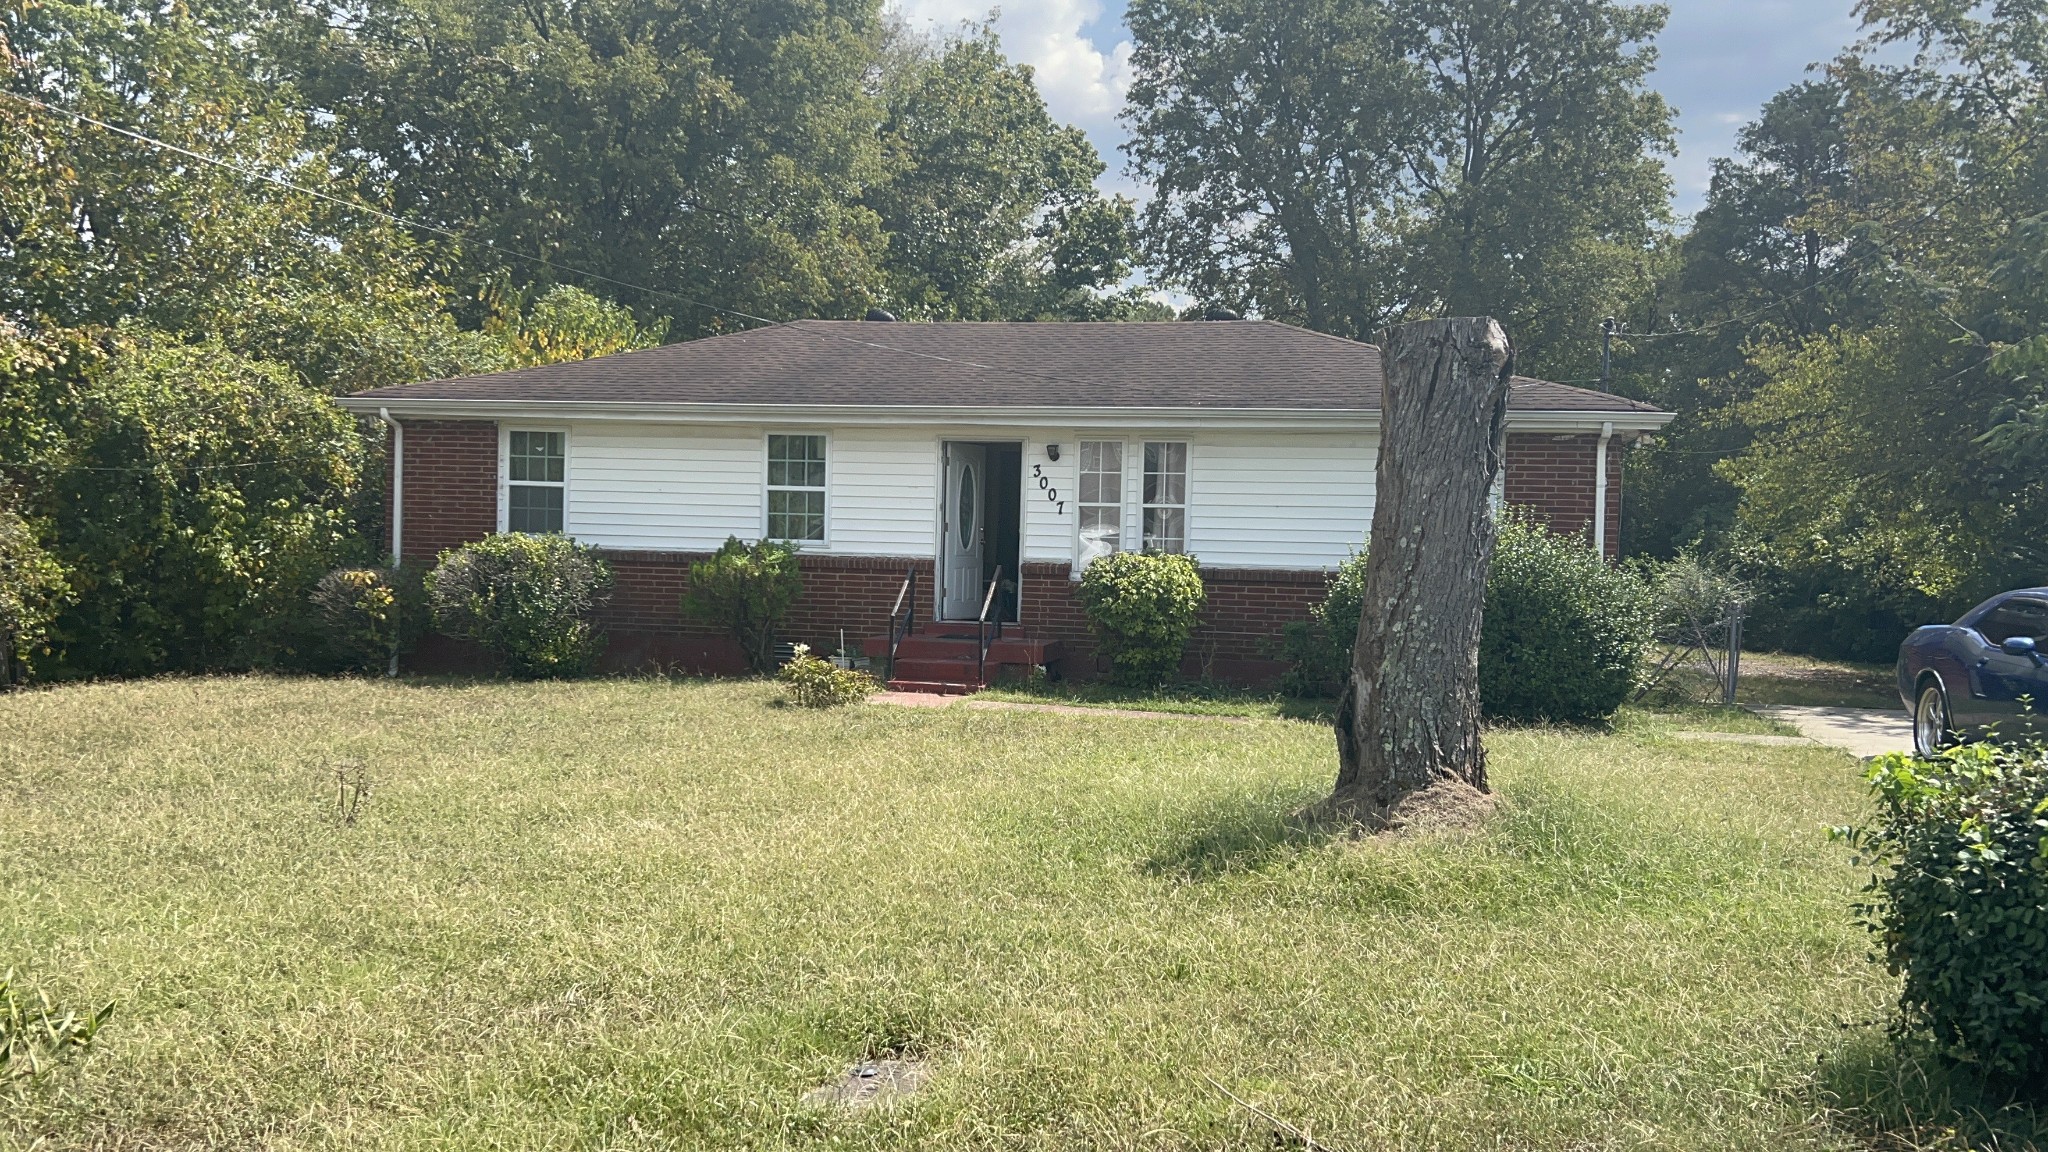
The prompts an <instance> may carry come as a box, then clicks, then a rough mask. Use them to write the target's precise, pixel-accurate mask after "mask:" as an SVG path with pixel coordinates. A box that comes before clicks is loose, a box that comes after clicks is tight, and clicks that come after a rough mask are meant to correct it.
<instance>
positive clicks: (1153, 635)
mask: <svg viewBox="0 0 2048 1152" xmlns="http://www.w3.org/2000/svg"><path fill="white" fill-rule="evenodd" d="M1079 598H1080V601H1081V610H1082V611H1083V612H1085V613H1086V614H1087V616H1088V623H1089V625H1090V626H1091V627H1093V629H1094V631H1095V640H1096V644H1097V646H1098V648H1099V649H1100V651H1101V652H1102V654H1103V656H1105V657H1107V658H1108V660H1109V667H1110V678H1111V679H1113V680H1115V681H1116V682H1117V683H1119V684H1123V685H1126V686H1129V687H1134V688H1150V687H1154V686H1156V685H1159V684H1163V683H1165V682H1166V681H1167V680H1169V679H1171V678H1172V677H1173V674H1174V673H1175V672H1176V671H1178V670H1179V668H1180V660H1181V654H1182V653H1183V652H1185V651H1186V650H1187V646H1188V637H1189V636H1190V635H1192V634H1193V633H1194V630H1195V622H1196V619H1197V618H1198V617H1199V616H1200V615H1201V612H1202V606H1203V605H1204V604H1206V603H1207V602H1208V595H1207V593H1205V592H1204V591H1203V589H1202V574H1201V572H1200V571H1198V570H1197V569H1196V567H1195V561H1194V558H1193V557H1191V556H1173V555H1166V554H1160V553H1143V552H1114V553H1111V554H1110V555H1108V556H1104V557H1102V558H1101V559H1099V560H1097V561H1095V562H1094V563H1092V564H1090V565H1088V568H1087V570H1086V571H1084V572H1083V573H1081V588H1080V597H1079Z"/></svg>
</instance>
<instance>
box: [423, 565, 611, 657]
mask: <svg viewBox="0 0 2048 1152" xmlns="http://www.w3.org/2000/svg"><path fill="white" fill-rule="evenodd" d="M611 586H612V570H611V566H610V565H608V564H606V563H605V562H604V560H603V559H602V558H601V557H599V556H598V554H597V550H596V549H594V548H588V547H585V546H583V545H581V544H578V543H576V542H575V541H574V540H571V539H569V538H568V537H566V536H552V535H550V536H535V535H529V534H527V533H524V532H507V533H503V534H501V535H497V536H486V537H484V538H483V539H482V540H479V541H477V542H476V543H474V544H465V545H463V546H462V547H460V548H456V549H453V550H451V551H448V552H443V553H441V563H440V564H439V565H438V566H437V567H435V569H434V570H433V571H432V572H429V573H428V574H427V578H426V587H427V601H428V603H429V604H430V605H431V606H432V607H433V610H434V621H435V623H436V624H438V625H439V626H440V628H441V630H442V631H444V632H446V633H448V634H449V635H451V636H460V637H463V638H464V639H468V640H473V641H475V642H476V643H477V644H479V645H481V646H482V647H483V648H484V649H485V650H487V651H489V652H490V653H491V654H493V655H495V656H496V657H497V658H498V659H499V661H500V662H502V664H503V666H504V668H505V671H507V672H509V673H511V674H512V675H515V676H573V675H576V674H578V673H580V672H584V671H587V670H588V669H589V667H590V665H591V662H592V661H594V660H595V659H596V658H597V654H598V653H599V652H601V651H603V650H604V636H603V634H602V633H600V632H598V631H597V629H596V628H595V626H594V625H593V623H592V619H591V618H592V616H593V615H594V614H595V613H596V611H597V607H598V605H599V604H600V603H601V602H602V600H603V596H604V593H605V592H606V591H607V590H609V589H610V588H611Z"/></svg>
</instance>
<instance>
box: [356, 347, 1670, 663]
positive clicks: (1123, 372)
mask: <svg viewBox="0 0 2048 1152" xmlns="http://www.w3.org/2000/svg"><path fill="white" fill-rule="evenodd" d="M1383 379H1384V374H1383V369H1382V366H1381V357H1380V350H1379V349H1378V348H1376V347H1374V346H1373V345H1370V344H1362V343H1358V342H1356V341H1351V340H1344V339H1339V338H1337V337H1333V336H1326V335H1322V334H1319V333H1315V332H1309V331H1305V330H1303V329H1300V328H1294V327H1289V326H1287V325H1284V324H1276V323H1269V322H1264V321H1248V320H1220V321H1181V322H1171V323H1149V324H1057V323H1052V324H1024V323H1017V324H1011V323H939V324H920V323H886V322H877V321H824V320H807V321H798V322H795V323H789V324H781V325H776V326H772V327H763V328H757V329H752V330H749V331H743V332H736V333H732V334H729V335H724V336H717V337H712V338H709V339H703V340H696V341H691V342H686V343H680V344H670V345H667V346H665V347H660V348H653V349H648V350H645V351H640V352H628V353H623V354H620V355H615V356H605V357H601V358H598V359H593V360H585V361H580V362H575V363H565V364H551V365H546V366H543V367H537V368H527V369H522V370H519V371H511V372H497V373H491V374H487V375H477V376H466V377H460V378H456V379H448V380H434V381H428V382H426V383H420V384H408V385H403V386H399V387H392V388H379V389H374V390H371V391H366V392H359V393H356V394H354V395H352V396H348V397H346V398H344V399H343V401H342V403H343V404H344V406H346V407H347V408H349V409H350V410H352V411H354V412H357V413H361V414H364V415H368V416H375V417H382V418H383V419H384V420H385V421H386V422H387V423H388V424H389V427H390V430H391V431H390V435H391V445H390V447H391V452H390V459H391V469H392V471H391V475H390V478H389V479H390V506H389V513H390V517H389V523H390V526H391V547H392V551H393V553H394V554H395V555H397V556H398V557H400V558H401V561H402V563H405V564H408V565H413V564H417V565H429V564H432V563H433V562H434V558H435V556H436V555H437V554H438V553H439V552H440V551H441V550H443V549H446V548H452V547H454V546H456V545H459V544H462V543H464V542H466V541H469V540H474V539H477V538H478V537H481V536H484V535H486V534H488V533H491V532H495V531H529V532H563V533H566V534H568V535H569V536H572V537H574V538H576V539H577V540H580V541H583V542H585V543H588V544H591V545H595V546H596V547H598V548H600V549H602V550H603V551H604V552H605V553H606V554H607V555H608V557H609V559H610V561H611V563H612V565H613V568H614V571H615V573H616V575H617V579H618V586H617V589H616V590H615V592H614V594H613V597H612V602H611V605H610V607H609V608H608V609H607V612H608V619H607V621H606V625H607V627H608V629H609V631H610V633H611V643H610V648H609V657H608V659H609V661H610V662H611V663H612V664H613V665H614V666H615V667H622V668H632V667H651V666H660V667H665V668H684V669H696V670H709V671H716V670H724V669H731V668H734V667H736V666H737V665H738V652H737V649H736V648H734V647H733V646H732V645H731V643H730V642H729V641H727V640H724V639H723V638H722V637H721V636H720V635H719V633H718V630H717V629H716V628H713V627H710V626H707V625H705V624H702V623H700V622H695V621H686V620H684V619H683V617H682V615H681V612H680V608H679V599H680V595H681V593H682V591H683V588H684V584H685V582H686V580H687V578H688V570H689V565H690V562H691V561H692V560H695V559H699V558H702V557H703V556H704V555H705V554H707V553H709V552H710V551H712V550H714V549H716V548H717V547H718V546H719V545H720V544H721V543H723V542H724V541H725V540H726V539H727V538H728V537H731V536H738V537H740V538H742V539H746V540H750V541H751V540H754V539H757V538H759V537H762V536H770V537H776V538H780V539H786V540H792V541H797V542H799V543H800V544H801V547H802V551H801V557H802V561H801V562H802V567H803V570H804V573H805V592H804V596H803V600H802V602H801V603H800V604H799V606H798V608H797V609H796V611H795V613H794V614H793V616H792V618H791V620H790V622H789V635H788V637H787V638H788V639H791V640H804V641H807V642H809V643H811V644H812V645H814V646H816V647H818V648H819V649H820V650H832V649H836V648H838V647H839V644H840V637H841V635H842V634H843V635H844V636H845V637H846V638H847V641H848V644H849V646H852V644H853V643H854V642H856V641H859V640H863V639H867V638H871V637H875V638H878V637H882V636H884V635H886V634H888V633H889V631H890V626H891V612H892V609H893V608H894V606H895V604H896V601H897V599H898V596H899V594H900V593H901V592H902V590H903V586H904V583H905V580H906V578H907V577H909V576H910V575H911V574H915V593H914V596H912V597H910V599H911V600H912V602H913V603H914V606H915V611H916V617H917V619H918V620H919V621H920V622H923V628H922V631H924V632H927V633H935V634H938V638H936V639H934V640H933V641H932V642H931V643H928V644H927V645H926V648H927V650H926V651H924V652H920V653H919V655H921V656H929V657H930V658H931V660H933V661H939V660H941V658H942V657H948V656H955V657H957V655H958V654H957V653H950V654H949V653H946V652H943V651H941V649H942V648H943V647H944V645H945V643H952V642H951V641H944V640H943V636H944V634H945V633H946V632H948V631H949V630H948V629H946V628H945V627H943V625H944V623H945V622H959V621H974V620H976V619H977V618H978V617H979V616H980V615H981V613H982V610H983V605H984V603H985V602H989V603H990V614H991V615H992V616H994V617H997V618H1001V619H1003V620H1005V621H1007V627H1006V629H1005V643H1006V644H1007V645H1008V647H1007V648H1006V649H1005V650H1004V651H1003V652H999V653H997V654H996V656H997V658H998V662H1022V663H1036V664H1052V665H1053V666H1054V669H1055V671H1056V672H1063V673H1064V674H1066V675H1070V676H1080V677H1085V676H1088V675H1090V674H1092V672H1093V671H1094V669H1095V662H1094V658H1093V656H1092V654H1091V653H1090V651H1089V639H1088V633H1087V628H1086V625H1085V622H1084V620H1083V618H1082V616H1081V613H1080V610H1079V608H1078V606H1077V604H1076V601H1075V596H1074V589H1075V581H1076V580H1077V579H1078V578H1079V575H1080V571H1081V569H1082V568H1083V567H1085V566H1086V565H1087V563H1088V562H1089V561H1090V560H1091V559H1093V558H1094V557H1096V556H1099V555H1102V554H1104V553H1106V552H1109V551H1113V550H1117V549H1140V548H1143V549H1157V550H1162V551H1170V552H1186V553H1189V554H1191V555H1193V556H1194V557H1195V558H1196V559H1197V561H1198V563H1199V564H1200V566H1201V569H1202V572H1203V575H1204V578H1205V581H1206V584H1207V587H1208V591H1209V607H1208V611H1207V613H1206V614H1205V616H1204V618H1203V621H1202V625H1201V628H1200V630H1199V631H1198V632H1197V633H1196V635H1195V637H1194V640H1193V642H1192V644H1191V646H1190V654H1189V671H1190V672H1192V673H1194V674H1198V675H1208V676H1212V677H1215V678H1218V679H1232V680H1239V681H1258V680H1264V679H1270V678H1271V677H1273V676H1275V675H1277V673H1278V672H1279V671H1280V670H1281V669H1282V667H1283V666H1282V665H1281V663H1280V662H1279V661H1278V660H1277V655H1278V653H1277V650H1276V644H1277V639H1278V635H1279V632H1280V629H1281V626H1282V625H1283V624H1284V623H1285V622H1287V621H1289V620H1294V619H1299V618H1301V617H1303V616H1304V615H1305V614H1306V612H1307V610H1308V608H1309V607H1310V606H1311V605H1312V604H1314V603H1316V602H1317V601H1318V600H1319V599H1320V598H1321V596H1322V594H1323V591H1324V588H1325V584H1326V581H1327V577H1328V574H1329V573H1330V571H1331V570H1332V569H1334V568H1336V567H1337V566H1338V565H1339V564H1341V563H1342V562H1343V561H1344V560H1345V559H1346V558H1347V557H1349V556H1350V555H1352V554H1353V553H1354V552H1356V551H1358V550H1359V549H1361V548H1362V547H1363V546H1364V545H1365V543H1366V539H1367V535H1368V533H1369V530H1370V528H1371V524H1372V513H1373V480H1374V460H1375V453H1376V450H1377V447H1378V443H1379V406H1380V390H1381V386H1382V382H1383ZM1670 419H1671V414H1670V413H1668V412H1661V411H1658V410H1657V409H1656V408H1654V407H1653V406H1651V405H1648V404H1643V403H1640V402H1638V401H1634V400H1629V399H1625V398H1623V397H1620V396H1612V395H1607V394H1604V393H1600V392H1593V391H1588V390H1586V389H1583V388H1574V387H1568V386H1565V385H1561V384H1553V383H1549V382H1546V381H1542V380H1532V379H1523V378H1518V379H1516V380H1515V381H1514V385H1513V389H1512V392H1511V397H1510V400H1509V411H1508V448H1507V466H1506V470H1505V475H1504V477H1503V480H1502V484H1501V489H1500V493H1499V498H1500V499H1502V500H1504V501H1505V502H1507V503H1509V504H1516V505H1527V506H1530V507H1533V508H1535V509H1536V510H1537V511H1538V513H1539V514H1540V515H1541V516H1542V517H1543V518H1544V519H1546V520H1547V521H1548V522H1549V523H1550V524H1551V525H1552V526H1553V527H1556V528H1558V529H1561V530H1564V531H1570V532H1580V531H1584V532H1586V533H1587V534H1588V535H1589V536H1590V537H1591V539H1592V540H1593V541H1594V542H1595V543H1596V544H1598V545H1599V546H1600V547H1601V548H1603V549H1604V550H1605V551H1606V553H1607V554H1608V555H1610V556H1611V555H1614V554H1615V551H1616V545H1617V536H1618V534H1619V531H1620V523H1621V507H1622V503H1621V467H1620V461H1621V453H1622V451H1623V449H1624V447H1625V446H1626V445H1628V444H1629V443H1631V442H1633V441H1635V440H1637V439H1639V438H1641V437H1643V436H1645V435H1646V434H1648V433H1650V432H1651V431H1653V430H1655V429H1657V428H1659V427H1661V426H1663V425H1664V424H1665V423H1666V422H1668V421H1669V420H1670ZM992 587H993V588H994V589H995V592H994V595H993V597H991V595H990V589H991V588H992ZM955 631H957V630H955ZM969 634H972V630H969ZM877 643H879V641H877ZM968 643H972V641H966V640H961V641H957V644H956V646H957V645H958V644H968ZM956 670H957V669H956ZM916 671H917V670H916V669H913V672H916ZM922 671H923V673H924V675H922V676H920V675H907V676H905V678H907V679H920V678H922V679H928V680H933V681H938V680H948V679H951V680H957V679H958V678H957V677H950V676H947V675H943V674H944V673H946V672H947V669H946V668H944V667H940V666H939V665H938V664H936V663H934V664H932V665H931V666H930V667H925V668H923V670H922ZM899 675H904V674H903V673H902V672H901V671H900V670H899Z"/></svg>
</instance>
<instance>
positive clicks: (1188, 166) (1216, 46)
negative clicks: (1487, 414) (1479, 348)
mask: <svg viewBox="0 0 2048 1152" xmlns="http://www.w3.org/2000/svg"><path fill="white" fill-rule="evenodd" d="M1128 18H1129V21H1130V25H1131V30H1132V33H1133V37H1134V40H1135V43H1136V48H1135V51H1134V53H1133V56H1132V66H1133V68H1134V70H1135V72H1136V79H1135V81H1134V83H1133V84H1132V87H1131V90H1130V96H1129V106H1128V109H1127V111H1126V114H1125V115H1126V118H1127V120H1128V121H1129V123H1130V125H1131V129H1132V132H1133V140H1132V142H1131V144H1130V145H1129V146H1128V147H1129V151H1130V156H1131V160H1132V166H1133V168H1134V170H1135V171H1136V172H1137V173H1138V174H1140V175H1142V176H1144V177H1146V178H1148V179H1150V180H1151V181H1152V182H1153V184H1154V186H1155V188H1156V191H1157V194H1156V196H1155V197H1154V199H1153V200H1152V201H1151V203H1150V204H1149V205H1148V206H1147V211H1146V216H1145V222H1144V224H1145V236H1146V251H1147V254H1148V255H1149V256H1150V257H1151V259H1152V260H1153V262H1154V263H1155V264H1156V265H1157V267H1158V269H1159V270H1160V272H1161V274H1162V276H1163V277H1164V278H1165V279H1166V280H1167V281H1168V282H1170V283H1173V284H1175V285H1178V286H1180V287H1183V288H1185V289H1186V290H1188V291H1190V292H1192V293H1194V294H1196V295H1198V296H1202V297H1205V298H1210V299H1214V300H1217V301H1220V302H1224V303H1228V304H1231V305H1232V306H1234V307H1237V308H1240V309H1243V310H1247V311H1250V312H1254V313H1257V314H1260V315H1264V316H1268V317H1271V318H1275V319H1282V320H1288V321H1291V322H1295V323H1301V324H1305V325H1307V326H1308V327H1311V328H1315V329H1318V330H1321V331H1327V332H1335V333H1339V334H1341V335H1347V336H1353V337H1357V338H1361V339H1370V338H1372V337H1373V335H1374V334H1375V333H1377V332H1378V331H1379V330H1381V329H1382V328H1384V327H1385V326H1386V325H1387V324H1389V323H1391V322H1393V321H1396V320H1401V319H1408V318H1416V317H1421V316H1429V315H1444V314H1452V315H1492V316H1496V317H1498V318H1499V319H1500V320H1501V321H1502V323H1503V324H1504V325H1506V326H1507V327H1508V329H1509V330H1510V331H1511V332H1513V333H1514V336H1515V341H1516V344H1517V346H1518V348H1520V349H1521V350H1522V353H1523V364H1524V366H1525V368H1533V369H1536V370H1539V371H1543V372H1547V373H1549V374H1552V375H1559V376H1573V375H1581V376H1582V375H1584V374H1585V372H1584V369H1585V368H1586V366H1587V365H1589V364H1593V363H1596V362H1597V360H1596V359H1595V358H1596V357H1597V354H1598V323H1599V319H1600V318H1601V317H1602V316H1603V315H1606V314H1609V313H1610V312H1611V311H1613V310H1614V309H1615V308H1617V307H1618V306H1620V305H1621V304H1622V303H1624V302H1625V301H1626V299H1627V298H1628V297H1629V296H1630V295H1631V294H1632V293H1633V292H1634V291H1635V289H1636V286H1637V283H1638V282H1639V281H1640V280H1641V278H1642V277H1643V274H1644V262H1645V260H1646V253H1647V251H1648V250H1649V248H1650V247H1651V245H1652V243H1653V241H1654V238H1655V236H1656V230H1657V228H1658V226H1659V225H1660V224H1662V223H1663V222H1664V221H1665V219H1666V212H1667V208H1666V203H1667V200H1668V195H1669V192H1668V187H1667V181H1666V179H1665V177H1664V175H1663V171H1662V168H1661V167H1660V166H1659V164H1658V162H1657V159H1656V153H1658V152H1659V151H1665V150H1668V149H1669V147H1670V145H1671V140H1672V136H1671V126H1670V121H1671V112H1670V109H1669V108H1667V107H1666V106H1665V104H1664V102H1663V100H1662V99H1661V98H1660V97H1659V96H1658V95H1657V94H1656V93H1654V92H1652V91H1651V90H1649V88H1648V87H1647V84H1646V81H1647V78H1648V74H1649V71H1650V69H1651V67H1652V65H1653V64H1654V63H1655V59H1656V57H1655V53H1654V51H1653V50H1652V49H1651V48H1650V46H1649V42H1650V40H1651V39H1652V38H1653V37H1654V36H1655V35H1656V33H1657V32H1658V31H1659V29H1661V28H1662V26H1663V21H1664V10H1663V9H1662V8H1659V7H1649V6H1644V7H1638V6H1632V5H1626V4H1618V3H1612V2H1609V0H1536V2H1533V3H1530V2H1511V0H1307V2H1293V0H1289V2H1286V3H1281V2H1278V0H1138V2H1136V3H1134V4H1132V5H1131V8H1130V10H1129V17H1128Z"/></svg>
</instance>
